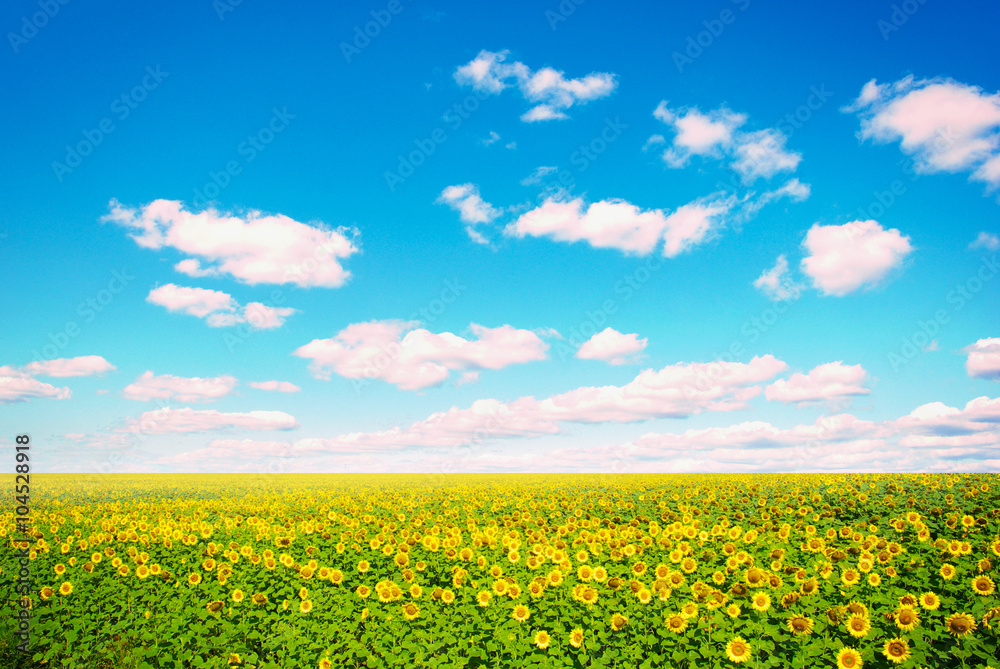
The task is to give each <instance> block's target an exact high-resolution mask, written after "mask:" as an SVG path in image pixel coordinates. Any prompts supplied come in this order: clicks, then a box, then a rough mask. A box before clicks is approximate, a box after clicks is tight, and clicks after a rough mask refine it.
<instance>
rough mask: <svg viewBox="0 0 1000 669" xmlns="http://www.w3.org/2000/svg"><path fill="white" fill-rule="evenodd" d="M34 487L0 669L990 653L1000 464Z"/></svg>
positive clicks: (769, 662)
mask: <svg viewBox="0 0 1000 669" xmlns="http://www.w3.org/2000/svg"><path fill="white" fill-rule="evenodd" d="M7 482H8V484H9V485H11V486H12V487H13V485H14V480H13V476H10V477H9V480H8V481H7ZM29 507H30V508H29V511H30V513H28V514H27V517H29V518H30V520H31V523H30V527H29V528H27V529H29V532H30V538H28V539H26V540H25V541H24V542H23V543H18V541H16V540H21V539H24V536H23V535H22V534H20V533H18V532H17V527H16V526H15V512H14V506H13V505H10V504H8V506H7V507H5V508H4V514H3V516H2V523H0V537H2V539H3V541H4V542H5V543H6V544H7V550H5V551H4V552H3V557H2V560H3V562H2V564H0V567H2V573H0V588H2V589H3V591H4V593H7V594H5V596H4V600H5V606H6V610H5V612H4V615H3V620H2V623H0V628H2V637H0V665H2V666H3V667H35V666H45V667H52V666H56V667H78V668H81V669H102V668H109V669H110V668H114V669H120V668H150V667H156V668H172V669H179V668H182V667H184V668H187V667H227V666H239V667H260V668H265V667H267V668H271V669H298V668H299V667H303V668H306V667H308V668H310V669H314V668H317V667H320V668H323V667H385V666H393V667H465V666H473V667H595V668H596V667H642V668H643V669H647V668H652V667H692V668H694V667H698V668H701V667H733V666H747V667H754V668H756V667H816V668H819V667H827V668H829V667H840V669H845V668H851V667H862V666H864V667H895V666H899V667H920V666H930V667H970V668H971V667H983V666H990V667H1000V663H998V661H997V659H996V658H997V629H998V628H1000V601H998V596H997V591H996V586H995V581H996V580H997V565H998V564H1000V510H998V508H1000V477H998V476H997V475H984V474H974V475H973V474H969V475H964V474H956V475H753V476H750V475H745V476H744V475H734V476H729V475H690V476H679V475H415V474H408V475H381V474H378V475H252V474H249V475H133V476H125V475H93V476H84V477H82V478H81V477H80V476H77V475H55V474H49V475H38V474H32V475H31V498H30V503H29ZM19 547H24V548H26V549H28V551H29V557H28V560H27V562H26V564H27V565H28V567H27V570H28V571H29V572H30V579H31V586H30V587H29V588H26V591H27V596H29V597H30V598H31V610H30V611H31V623H30V633H31V644H32V645H31V652H30V653H29V654H27V655H23V654H20V653H18V652H17V651H16V650H15V649H14V646H15V644H17V643H18V638H17V637H16V636H15V628H16V625H17V618H16V615H17V611H18V609H19V607H20V605H19V604H18V602H17V598H18V597H19V596H21V595H20V594H19V591H18V587H17V580H18V578H19V576H20V575H22V574H23V571H21V565H20V564H19V562H18V559H17V550H18V548H19Z"/></svg>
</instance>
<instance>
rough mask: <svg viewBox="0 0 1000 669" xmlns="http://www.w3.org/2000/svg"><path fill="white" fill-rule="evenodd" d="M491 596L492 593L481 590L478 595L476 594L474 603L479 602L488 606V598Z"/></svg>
mask: <svg viewBox="0 0 1000 669" xmlns="http://www.w3.org/2000/svg"><path fill="white" fill-rule="evenodd" d="M492 597H493V595H491V594H490V593H488V592H487V591H485V590H483V591H482V592H480V593H479V594H478V595H476V603H477V604H479V605H480V606H489V604H490V598H492Z"/></svg>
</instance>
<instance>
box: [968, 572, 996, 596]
mask: <svg viewBox="0 0 1000 669" xmlns="http://www.w3.org/2000/svg"><path fill="white" fill-rule="evenodd" d="M995 590H996V584H995V583H993V579H992V578H990V577H989V576H977V577H976V578H974V579H972V592H974V593H976V594H977V595H979V596H981V597H986V596H987V595H992V594H993V592H994V591H995Z"/></svg>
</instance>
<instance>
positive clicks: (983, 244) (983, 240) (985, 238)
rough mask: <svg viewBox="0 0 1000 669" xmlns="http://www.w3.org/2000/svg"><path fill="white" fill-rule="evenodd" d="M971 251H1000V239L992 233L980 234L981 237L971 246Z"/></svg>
mask: <svg viewBox="0 0 1000 669" xmlns="http://www.w3.org/2000/svg"><path fill="white" fill-rule="evenodd" d="M969 249H970V250H975V249H983V250H985V251H1000V237H997V236H996V235H995V234H993V233H992V232H985V231H984V232H980V233H979V236H978V237H976V238H975V240H973V242H972V243H971V244H969Z"/></svg>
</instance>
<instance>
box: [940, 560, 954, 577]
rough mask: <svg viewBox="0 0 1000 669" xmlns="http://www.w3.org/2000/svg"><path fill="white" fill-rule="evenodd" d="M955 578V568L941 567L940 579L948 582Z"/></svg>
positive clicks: (946, 565)
mask: <svg viewBox="0 0 1000 669" xmlns="http://www.w3.org/2000/svg"><path fill="white" fill-rule="evenodd" d="M954 577H955V567H954V566H953V565H950V564H943V565H941V578H943V579H944V580H946V581H950V580H951V579H953V578H954Z"/></svg>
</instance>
